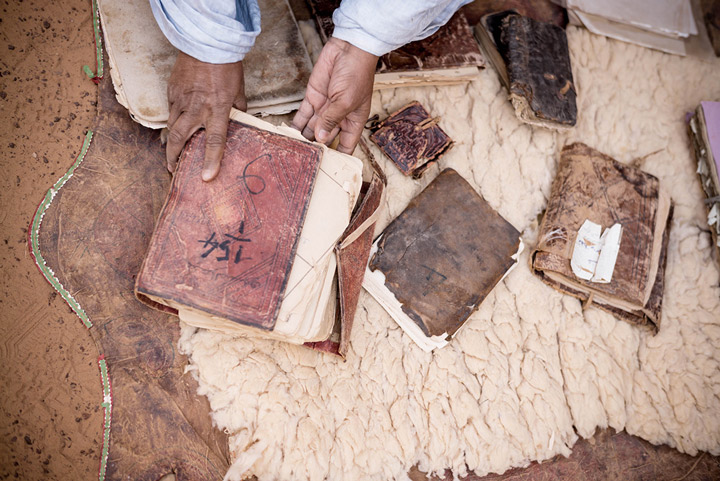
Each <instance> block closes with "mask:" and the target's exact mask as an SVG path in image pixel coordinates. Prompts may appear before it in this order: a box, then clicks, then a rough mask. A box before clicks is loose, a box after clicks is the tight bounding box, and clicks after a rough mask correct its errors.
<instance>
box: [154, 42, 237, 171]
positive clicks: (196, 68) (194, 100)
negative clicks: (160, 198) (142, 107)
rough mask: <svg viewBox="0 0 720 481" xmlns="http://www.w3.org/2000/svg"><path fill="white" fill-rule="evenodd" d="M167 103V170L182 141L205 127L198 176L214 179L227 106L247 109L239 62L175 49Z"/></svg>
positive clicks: (222, 148)
mask: <svg viewBox="0 0 720 481" xmlns="http://www.w3.org/2000/svg"><path fill="white" fill-rule="evenodd" d="M168 104H169V107H170V116H169V118H168V130H169V134H168V143H167V148H166V155H167V168H168V170H169V171H170V172H175V167H176V165H177V160H178V157H179V156H180V152H182V149H183V147H185V143H186V142H187V141H188V140H189V139H190V137H191V136H192V134H194V133H195V132H196V131H197V130H199V129H200V128H205V162H204V164H203V171H202V179H203V180H204V181H209V180H212V179H214V178H215V177H216V176H217V174H218V172H220V161H221V160H222V157H223V153H224V151H225V141H226V139H227V126H228V117H229V115H230V108H231V107H233V106H234V107H235V108H236V109H240V110H243V111H244V110H246V109H247V101H246V100H245V79H244V77H243V65H242V62H235V63H226V64H212V63H206V62H201V61H200V60H197V59H195V58H193V57H191V56H189V55H187V54H185V53H183V52H179V53H178V57H177V60H176V61H175V66H174V67H173V70H172V73H171V74H170V80H169V81H168Z"/></svg>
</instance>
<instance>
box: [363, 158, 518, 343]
mask: <svg viewBox="0 0 720 481" xmlns="http://www.w3.org/2000/svg"><path fill="white" fill-rule="evenodd" d="M519 244H520V233H519V232H518V231H517V229H515V228H514V227H513V226H512V225H511V224H510V223H509V222H507V221H506V220H505V219H503V218H502V217H501V216H500V214H499V213H497V212H496V211H495V210H494V209H493V208H492V207H490V205H489V204H488V203H487V202H486V201H485V200H484V199H483V198H482V197H481V196H480V195H479V194H478V193H477V192H475V190H474V189H473V188H472V186H471V185H470V184H468V183H467V181H465V179H463V178H462V177H461V176H460V175H459V174H458V173H457V172H455V171H454V170H453V169H445V170H443V171H442V172H441V173H440V175H438V177H437V178H436V179H435V180H433V181H432V182H431V183H430V184H429V185H428V186H427V187H426V188H425V190H423V191H422V192H421V193H420V194H418V195H417V197H415V198H414V199H413V200H412V201H411V202H410V204H409V205H408V206H407V208H406V209H405V210H404V211H403V212H402V213H401V214H400V215H399V216H398V217H397V218H396V219H395V220H393V221H392V222H391V223H390V225H388V227H387V228H386V229H385V230H384V231H383V233H382V236H381V237H380V239H379V241H378V243H377V251H376V252H375V254H374V255H373V256H372V258H371V260H370V265H369V268H370V270H372V271H375V270H380V271H381V272H382V273H383V274H384V276H385V287H387V289H388V290H389V291H390V292H391V293H392V294H393V295H394V296H395V298H396V299H397V300H398V301H399V302H400V304H401V305H402V310H403V312H404V313H405V314H406V315H407V316H408V317H409V318H410V319H412V320H413V321H414V322H415V323H416V324H417V325H418V327H420V329H421V330H422V331H423V333H424V334H425V335H426V336H448V337H452V336H453V335H454V334H455V332H456V331H457V330H458V329H459V328H460V327H461V326H462V325H463V323H464V322H465V321H466V320H467V318H468V317H469V316H470V315H471V314H472V313H473V312H474V311H475V310H476V309H477V307H478V306H479V305H480V303H481V302H482V301H483V300H484V299H485V298H486V297H487V295H488V294H489V293H490V291H492V289H493V288H494V287H495V285H496V284H497V283H498V282H500V280H501V279H502V277H503V276H504V275H505V273H506V272H507V271H508V269H509V268H510V267H512V266H513V265H514V264H515V263H516V260H515V259H514V258H513V256H514V255H515V254H516V253H517V251H518V247H519Z"/></svg>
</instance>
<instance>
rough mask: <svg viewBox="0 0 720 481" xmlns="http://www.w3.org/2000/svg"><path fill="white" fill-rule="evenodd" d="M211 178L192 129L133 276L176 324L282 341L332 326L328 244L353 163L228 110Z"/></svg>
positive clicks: (356, 186) (353, 190) (332, 243)
mask: <svg viewBox="0 0 720 481" xmlns="http://www.w3.org/2000/svg"><path fill="white" fill-rule="evenodd" d="M232 119H234V120H231V121H230V124H229V127H228V143H227V147H226V151H225V156H224V158H223V164H222V169H221V170H220V174H219V175H218V177H217V178H216V179H215V180H213V181H212V182H209V183H204V182H203V181H202V180H201V177H200V171H201V169H202V164H203V157H204V142H203V140H204V131H201V132H200V133H198V134H196V135H195V136H194V137H193V138H192V139H191V140H190V142H189V143H188V145H187V146H186V148H185V150H184V151H183V153H182V155H181V158H180V161H179V165H178V169H177V172H176V174H175V177H174V178H173V182H172V186H171V189H170V192H169V194H168V197H167V200H166V203H165V206H164V207H163V209H162V211H161V213H160V216H159V219H158V221H157V224H156V227H155V231H154V233H153V236H152V239H151V242H150V247H149V249H148V252H147V255H146V257H145V260H144V262H143V265H142V268H141V270H140V274H139V275H138V278H137V282H136V294H137V295H138V297H139V298H141V299H142V300H145V301H151V302H154V303H156V304H155V305H156V306H157V305H158V304H160V305H164V306H168V307H170V308H172V309H175V310H177V311H178V315H179V317H180V319H181V320H183V321H185V322H187V323H188V324H191V325H194V326H197V327H202V328H209V329H216V330H221V331H225V332H248V333H255V334H257V335H262V336H265V337H270V338H275V339H282V340H286V341H289V342H294V343H304V342H309V341H323V340H326V339H327V338H328V337H330V334H331V332H332V329H333V326H334V324H335V319H336V315H335V303H336V295H335V294H336V291H334V289H336V287H335V284H336V267H337V261H336V252H335V249H336V246H337V244H338V241H339V240H340V239H341V238H342V237H343V233H344V232H345V231H346V230H347V228H348V225H349V223H350V220H351V214H352V211H353V207H354V204H355V202H356V200H357V198H358V195H359V193H360V188H361V184H362V167H363V166H362V162H361V161H360V160H359V159H357V158H354V157H351V156H348V155H344V154H341V153H339V152H336V151H332V150H330V149H327V148H326V147H325V146H322V145H320V144H317V143H311V142H307V141H305V140H303V139H302V138H301V137H299V135H298V133H297V132H296V131H294V130H292V129H290V128H287V127H274V126H272V125H270V124H268V123H266V122H263V121H262V120H259V119H256V118H254V117H252V116H249V115H247V114H243V113H242V112H237V111H236V112H234V113H233V116H232Z"/></svg>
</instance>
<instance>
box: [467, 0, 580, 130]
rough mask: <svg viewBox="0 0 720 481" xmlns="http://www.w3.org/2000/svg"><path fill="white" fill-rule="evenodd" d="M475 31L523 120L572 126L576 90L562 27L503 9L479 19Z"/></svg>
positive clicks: (573, 123) (547, 124)
mask: <svg viewBox="0 0 720 481" xmlns="http://www.w3.org/2000/svg"><path fill="white" fill-rule="evenodd" d="M476 33H477V34H478V36H479V37H480V41H481V44H482V45H483V48H485V49H486V50H489V52H488V56H489V57H490V59H491V61H492V64H493V65H494V66H495V68H496V69H497V70H498V73H499V74H500V77H501V79H502V80H503V83H504V84H505V87H506V88H507V89H508V91H509V93H510V100H511V102H512V103H513V107H515V110H516V112H517V113H518V116H519V117H520V118H521V119H522V120H525V121H527V122H531V123H539V124H541V125H545V126H552V125H556V126H562V127H572V126H573V125H575V123H576V121H577V103H576V97H577V93H576V90H575V84H574V81H573V75H572V66H571V64H570V50H569V48H568V43H567V36H566V34H565V30H563V29H562V28H560V27H558V26H557V25H553V24H550V23H544V22H538V21H536V20H534V19H532V18H529V17H525V16H522V15H519V14H517V13H516V12H514V11H506V12H500V13H496V14H491V15H487V16H485V17H483V18H482V20H481V22H480V24H479V25H478V26H477V27H476ZM493 50H495V52H493Z"/></svg>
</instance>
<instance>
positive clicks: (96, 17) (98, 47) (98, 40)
mask: <svg viewBox="0 0 720 481" xmlns="http://www.w3.org/2000/svg"><path fill="white" fill-rule="evenodd" d="M92 25H93V31H94V32H95V57H96V58H95V64H96V65H97V73H93V71H92V70H91V69H90V67H89V66H88V65H83V72H85V75H87V76H88V77H89V78H90V80H92V81H93V82H95V83H99V82H100V80H101V79H102V78H103V71H104V69H103V53H102V35H101V34H100V10H99V8H98V3H97V0H92Z"/></svg>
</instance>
